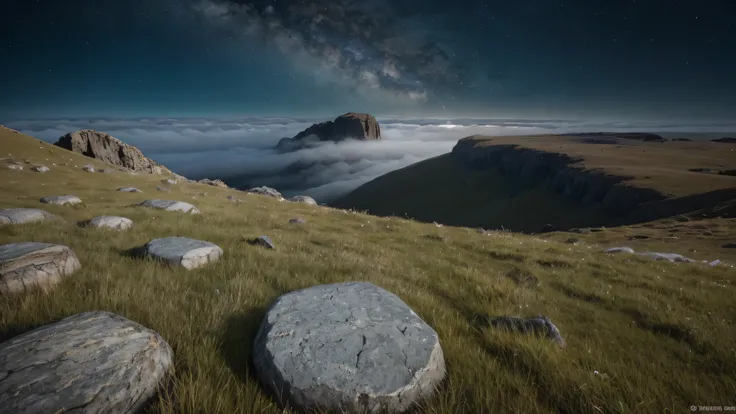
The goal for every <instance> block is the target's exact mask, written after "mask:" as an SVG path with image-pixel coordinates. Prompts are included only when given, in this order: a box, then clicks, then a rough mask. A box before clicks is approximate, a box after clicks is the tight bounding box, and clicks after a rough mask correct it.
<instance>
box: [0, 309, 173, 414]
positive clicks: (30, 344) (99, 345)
mask: <svg viewBox="0 0 736 414" xmlns="http://www.w3.org/2000/svg"><path fill="white" fill-rule="evenodd" d="M171 365H172V350H171V347H170V346H169V344H168V343H166V341H164V339H163V338H162V337H161V336H160V335H159V334H158V333H156V332H154V331H152V330H150V329H147V328H145V327H143V326H141V325H140V324H138V323H136V322H133V321H131V320H128V319H126V318H123V317H122V316H119V315H115V314H113V313H110V312H104V311H97V312H85V313H79V314H76V315H73V316H70V317H68V318H65V319H62V320H60V321H58V322H55V323H51V324H48V325H44V326H41V327H39V328H36V329H34V330H32V331H30V332H26V333H24V334H21V335H19V336H16V337H14V338H12V339H10V340H8V341H5V342H3V343H0V402H2V403H0V413H13V414H22V413H61V412H74V413H89V414H91V413H100V414H103V413H104V414H110V413H134V412H138V411H139V410H140V409H141V408H143V407H144V405H145V404H146V403H147V401H148V400H149V399H150V398H151V397H152V396H154V395H155V393H156V391H157V387H158V385H159V383H160V382H161V380H162V379H163V378H164V377H165V376H166V374H167V373H168V371H169V369H170V367H171Z"/></svg>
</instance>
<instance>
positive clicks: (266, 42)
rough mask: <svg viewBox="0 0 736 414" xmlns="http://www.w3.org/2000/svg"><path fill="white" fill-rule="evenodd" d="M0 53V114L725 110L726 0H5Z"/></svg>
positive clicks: (735, 109) (617, 114) (729, 65)
mask: <svg viewBox="0 0 736 414" xmlns="http://www.w3.org/2000/svg"><path fill="white" fill-rule="evenodd" d="M0 47H2V48H3V51H2V57H3V59H2V64H0V119H1V118H2V117H63V116H69V117H74V116H77V117H93V116H117V117H135V116H153V117H156V116H244V115H252V116H281V115H284V116H325V117H329V118H332V117H334V116H336V115H338V114H341V113H345V112H348V111H365V112H371V113H374V114H391V115H395V116H414V117H443V116H444V117H453V116H454V117H458V116H468V117H487V118H494V117H517V118H536V119H542V118H565V119H583V118H589V117H595V118H601V119H626V120H639V119H653V120H666V119H683V118H684V119H693V120H706V119H707V120H710V119H714V120H720V119H728V118H729V117H731V118H732V117H733V115H734V114H736V2H734V1H727V0H723V1H719V0H702V1H692V0H689V1H684V0H668V1H664V0H662V1H660V0H584V1H566V0H559V1H555V2H551V1H546V0H514V1H475V0H455V1H447V0H362V1H353V0H315V1H301V0H298V1H297V0H278V1H272V0H255V1H246V0H239V1H234V0H182V1H173V0H147V1H143V0H10V1H9V2H3V6H2V9H1V12H0Z"/></svg>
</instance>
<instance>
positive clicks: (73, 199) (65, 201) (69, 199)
mask: <svg viewBox="0 0 736 414" xmlns="http://www.w3.org/2000/svg"><path fill="white" fill-rule="evenodd" d="M41 202H42V203H45V204H57V205H60V206H65V205H74V204H80V203H81V202H82V200H81V199H80V198H79V197H77V196H75V195H60V196H49V197H44V198H42V199H41Z"/></svg>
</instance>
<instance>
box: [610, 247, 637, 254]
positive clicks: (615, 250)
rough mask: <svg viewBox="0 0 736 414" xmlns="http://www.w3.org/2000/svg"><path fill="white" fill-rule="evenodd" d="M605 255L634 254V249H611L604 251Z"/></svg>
mask: <svg viewBox="0 0 736 414" xmlns="http://www.w3.org/2000/svg"><path fill="white" fill-rule="evenodd" d="M603 253H609V254H616V253H634V249H632V248H631V247H611V248H610V249H606V250H604V251H603Z"/></svg>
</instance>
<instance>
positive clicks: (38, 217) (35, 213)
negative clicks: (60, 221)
mask: <svg viewBox="0 0 736 414" xmlns="http://www.w3.org/2000/svg"><path fill="white" fill-rule="evenodd" d="M54 217H55V216H54V215H53V214H51V213H48V212H46V211H43V210H39V209H37V208H9V209H5V210H0V224H24V223H33V222H36V221H44V220H47V219H50V218H54Z"/></svg>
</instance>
